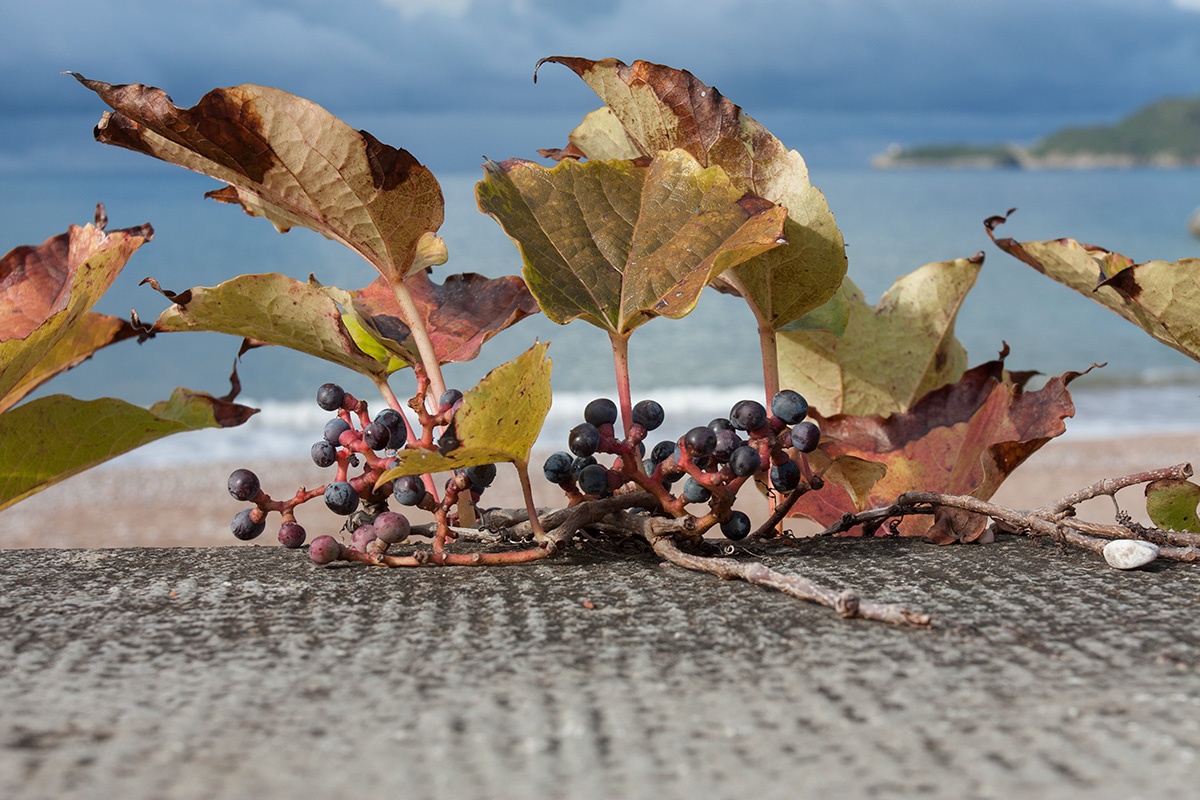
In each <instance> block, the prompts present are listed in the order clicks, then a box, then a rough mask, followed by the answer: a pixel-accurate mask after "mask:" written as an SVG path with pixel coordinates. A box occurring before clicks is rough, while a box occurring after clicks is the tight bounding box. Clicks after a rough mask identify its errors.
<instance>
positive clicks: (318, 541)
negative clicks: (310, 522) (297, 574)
mask: <svg viewBox="0 0 1200 800" xmlns="http://www.w3.org/2000/svg"><path fill="white" fill-rule="evenodd" d="M341 554H342V546H341V544H339V543H338V540H337V539H335V538H333V537H332V536H318V537H317V538H315V539H313V541H312V544H310V545H309V546H308V557H309V558H311V559H312V560H313V563H315V564H328V563H329V562H331V561H336V560H337V558H338V556H340V555H341Z"/></svg>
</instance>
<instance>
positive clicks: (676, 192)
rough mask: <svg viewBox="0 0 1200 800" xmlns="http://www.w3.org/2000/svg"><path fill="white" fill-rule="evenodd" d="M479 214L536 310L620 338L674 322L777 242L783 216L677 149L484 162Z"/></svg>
mask: <svg viewBox="0 0 1200 800" xmlns="http://www.w3.org/2000/svg"><path fill="white" fill-rule="evenodd" d="M486 170H487V177H486V179H485V180H483V181H481V182H480V183H479V184H477V186H476V197H477V199H478V202H479V207H480V209H481V210H482V211H484V212H485V213H487V214H490V215H491V216H493V217H495V218H496V220H497V221H499V222H500V224H501V225H502V226H503V227H504V230H505V232H506V233H507V234H508V235H509V237H510V238H512V239H513V241H514V242H515V243H516V244H517V246H518V248H519V249H520V251H521V255H522V257H523V259H524V262H525V268H524V275H525V282H526V283H527V284H528V285H529V289H530V291H531V292H532V293H533V295H534V297H535V298H536V299H537V301H538V304H539V305H540V306H541V307H542V310H543V311H544V312H545V313H546V315H547V316H548V317H550V318H551V319H552V320H554V321H555V322H558V323H560V324H565V323H567V322H570V321H571V320H573V319H578V318H581V317H582V318H583V319H586V320H587V321H589V322H591V323H592V324H594V325H597V326H599V327H601V328H604V329H605V330H607V331H609V332H610V333H611V334H615V335H619V336H627V335H628V334H629V333H630V332H631V331H632V330H633V329H634V328H636V327H637V326H638V325H641V324H642V323H644V322H646V321H647V320H649V319H651V318H652V317H655V316H660V315H661V316H668V317H681V316H684V315H685V314H687V313H688V312H690V311H691V310H692V308H694V307H695V304H696V300H697V299H698V298H699V295H700V292H701V291H702V290H703V289H704V287H705V286H707V285H708V284H709V283H710V282H711V281H712V280H713V279H714V278H715V277H716V276H718V275H719V274H720V273H721V272H723V271H724V270H726V269H728V268H729V267H731V266H734V265H735V264H738V263H741V262H742V261H744V260H745V259H747V258H751V257H753V256H755V255H757V254H759V253H762V252H765V251H766V250H769V249H771V248H774V247H777V246H778V245H779V243H780V241H781V240H780V236H781V228H782V224H783V220H784V214H785V210H784V209H782V208H779V207H777V206H773V205H771V204H770V203H767V202H765V201H763V200H762V199H761V198H757V197H754V196H753V195H746V194H745V193H744V192H742V191H740V190H739V189H737V188H736V187H734V186H733V185H732V184H731V183H730V181H729V178H728V176H726V175H725V173H724V171H723V170H721V169H719V168H715V167H709V168H707V169H706V168H704V167H701V166H700V164H699V163H697V161H696V160H695V159H694V158H693V157H692V156H690V155H689V154H688V153H686V152H684V151H682V150H672V151H668V152H664V153H661V154H659V156H658V157H657V158H655V159H654V160H653V161H652V162H651V163H650V165H649V166H648V167H644V166H640V165H639V164H637V163H634V162H629V161H589V162H586V163H579V162H576V161H573V160H568V161H564V162H562V163H561V164H559V165H558V166H556V167H554V168H552V169H547V168H545V167H542V166H540V165H537V164H533V163H530V162H527V161H515V160H514V161H507V162H504V163H503V164H497V163H495V162H488V164H487V165H486Z"/></svg>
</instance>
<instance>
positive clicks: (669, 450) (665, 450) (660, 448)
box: [650, 440, 676, 466]
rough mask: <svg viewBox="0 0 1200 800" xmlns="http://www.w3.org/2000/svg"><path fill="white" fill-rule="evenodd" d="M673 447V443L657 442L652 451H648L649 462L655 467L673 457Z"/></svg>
mask: <svg viewBox="0 0 1200 800" xmlns="http://www.w3.org/2000/svg"><path fill="white" fill-rule="evenodd" d="M675 447H676V445H675V443H674V442H668V441H666V440H663V441H661V442H659V443H658V444H656V445H654V449H653V450H651V451H650V460H651V461H653V462H654V464H655V466H657V465H659V464H661V463H662V462H664V461H666V460H667V459H668V458H670V457H671V456H673V455H675Z"/></svg>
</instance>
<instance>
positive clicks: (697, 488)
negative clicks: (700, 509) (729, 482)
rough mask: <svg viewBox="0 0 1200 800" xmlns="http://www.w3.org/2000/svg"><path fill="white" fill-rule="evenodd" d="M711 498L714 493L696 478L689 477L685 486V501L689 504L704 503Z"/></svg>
mask: <svg viewBox="0 0 1200 800" xmlns="http://www.w3.org/2000/svg"><path fill="white" fill-rule="evenodd" d="M710 497H712V492H710V491H709V490H708V487H707V486H705V485H704V484H703V483H701V482H700V481H698V480H696V479H695V478H692V477H688V479H687V481H686V482H685V483H684V484H683V499H685V500H687V501H688V502H689V503H703V502H705V501H706V500H708V498H710Z"/></svg>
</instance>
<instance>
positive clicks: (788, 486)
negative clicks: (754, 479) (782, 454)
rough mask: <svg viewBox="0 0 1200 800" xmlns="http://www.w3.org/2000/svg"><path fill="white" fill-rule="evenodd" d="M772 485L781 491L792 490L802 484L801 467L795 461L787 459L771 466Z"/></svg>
mask: <svg viewBox="0 0 1200 800" xmlns="http://www.w3.org/2000/svg"><path fill="white" fill-rule="evenodd" d="M771 485H772V486H774V487H775V488H776V489H778V490H779V491H781V492H790V491H792V490H793V489H795V488H796V487H797V486H799V485H800V468H799V467H797V466H796V462H795V461H785V462H783V463H782V464H779V465H778V466H775V467H771Z"/></svg>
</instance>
